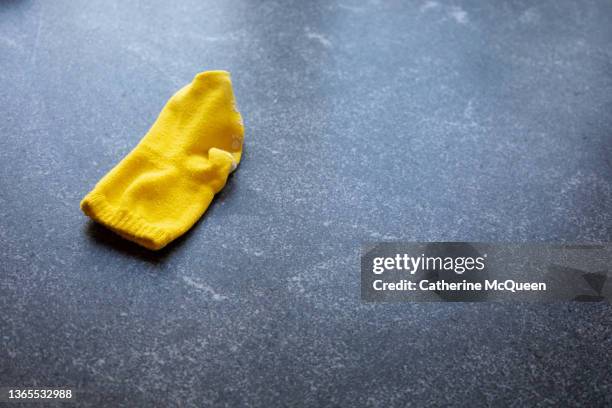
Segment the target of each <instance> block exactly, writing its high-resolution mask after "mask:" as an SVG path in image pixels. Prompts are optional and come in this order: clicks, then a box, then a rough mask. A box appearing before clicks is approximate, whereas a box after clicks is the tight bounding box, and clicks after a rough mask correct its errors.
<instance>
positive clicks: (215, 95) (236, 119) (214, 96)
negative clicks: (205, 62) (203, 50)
mask: <svg viewBox="0 0 612 408" xmlns="http://www.w3.org/2000/svg"><path fill="white" fill-rule="evenodd" d="M243 136H244V128H243V125H242V118H241V117H240V113H239V112H238V111H237V110H236V107H235V102H234V95H233V91H232V84H231V81H230V76H229V73H227V72H225V71H208V72H202V73H200V74H198V75H196V76H195V78H194V79H193V81H192V82H191V83H190V84H189V85H187V86H185V87H183V88H182V89H180V90H179V91H178V92H177V93H176V94H174V95H173V96H172V97H171V98H170V100H169V101H168V103H167V104H166V106H165V107H164V109H163V110H162V111H161V113H160V114H159V117H158V118H157V120H156V121H155V123H154V124H153V126H152V127H151V129H150V130H149V131H148V132H147V134H146V135H145V136H144V138H143V139H142V140H141V141H140V143H139V144H138V145H137V146H136V147H135V148H134V150H132V151H131V152H130V153H129V154H128V155H127V156H126V157H125V158H124V159H123V160H122V161H121V162H120V163H119V164H118V165H117V166H115V168H113V169H112V170H111V171H110V172H109V173H108V174H106V175H105V176H104V177H103V178H102V179H101V180H100V181H99V182H98V184H96V186H95V187H94V189H93V190H92V191H91V192H90V193H89V194H87V195H86V196H85V198H83V201H82V202H81V209H82V210H83V212H84V213H85V214H87V215H88V216H89V217H91V218H92V219H94V220H95V221H97V222H99V223H101V224H103V225H105V226H107V227H108V228H110V229H112V230H113V231H115V232H116V233H118V234H119V235H121V236H122V237H124V238H126V239H129V240H131V241H134V242H136V243H138V244H140V245H142V246H144V247H146V248H149V249H160V248H163V247H164V246H166V245H167V244H168V243H169V242H171V241H172V240H174V239H175V238H177V237H179V236H180V235H182V234H183V233H185V232H186V231H187V230H188V229H189V228H191V226H192V225H193V224H194V223H195V222H196V221H197V220H198V219H199V218H200V217H201V216H202V214H203V213H204V211H206V209H207V208H208V206H209V205H210V202H211V201H212V199H213V196H214V195H215V194H216V193H217V192H219V191H220V190H221V189H222V188H223V186H224V185H225V181H226V179H227V176H228V175H229V173H230V172H231V171H233V170H234V169H235V168H236V166H237V165H238V163H239V162H240V156H241V154H242V140H243Z"/></svg>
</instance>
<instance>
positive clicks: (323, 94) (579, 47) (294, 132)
mask: <svg viewBox="0 0 612 408" xmlns="http://www.w3.org/2000/svg"><path fill="white" fill-rule="evenodd" d="M611 20H612V2H610V1H604V0H601V1H594V0H584V1H573V0H541V1H496V2H491V1H484V0H456V1H453V2H450V1H449V2H443V1H431V0H430V1H388V2H387V1H376V0H371V1H363V2H357V1H351V0H342V1H337V2H335V1H331V2H305V1H297V0H296V1H281V0H278V1H247V0H228V1H219V2H212V1H203V2H202V1H195V0H185V1H177V2H170V1H160V0H155V1H145V2H139V1H130V2H127V1H126V2H119V1H112V2H109V1H101V0H95V1H70V0H54V1H27V0H23V1H22V0H0V112H1V115H0V118H1V120H0V386H22V387H23V386H70V387H73V388H74V389H75V390H77V391H78V392H79V398H80V400H79V404H78V405H79V406H84V407H88V406H109V407H118V406H126V407H134V406H179V405H180V406H186V407H190V406H194V407H195V406H208V405H211V406H260V407H272V406H372V407H391V406H411V405H412V406H432V407H433V406H442V405H452V406H470V407H472V406H536V405H537V406H578V405H588V406H605V405H608V406H610V405H611V404H612V368H611V366H612V364H611V360H612V313H611V312H612V308H611V307H610V306H607V305H602V304H549V305H541V304H540V305H528V304H393V305H388V304H375V305H369V304H364V303H362V302H361V300H360V290H359V245H360V243H362V242H367V241H378V240H405V241H415V240H428V241H429V240H478V241H518V242H523V241H558V242H571V241H581V242H602V241H610V240H612V228H611V226H612V165H611V162H610V160H611V158H612V24H610V21H611ZM207 69H227V70H229V71H231V72H232V75H233V81H234V86H235V93H236V97H237V101H238V105H239V108H240V110H241V112H242V114H243V116H244V120H245V125H246V129H247V132H246V138H245V155H244V160H243V162H242V163H241V165H240V168H239V170H238V171H237V172H236V173H234V174H233V175H232V176H231V178H230V180H229V182H228V185H227V186H226V187H225V189H224V190H223V191H222V192H221V193H220V194H219V195H218V197H217V198H216V200H215V202H214V203H213V205H212V207H211V208H210V209H209V210H208V212H207V213H206V215H205V216H204V217H203V219H202V220H201V221H200V222H199V223H198V224H196V226H195V227H194V228H193V229H192V230H191V231H190V232H189V233H188V234H187V235H186V236H184V237H183V238H181V239H179V240H178V241H177V242H175V243H174V244H172V245H171V246H170V247H168V248H167V249H165V250H163V251H162V252H160V253H151V252H148V251H147V250H144V249H140V248H138V247H136V246H134V245H132V244H129V243H126V242H124V241H122V240H121V239H118V238H117V237H116V236H114V235H113V234H112V233H110V232H108V231H106V230H105V229H103V228H102V227H99V226H97V225H94V224H93V223H92V222H90V221H89V220H88V219H87V218H86V217H84V216H83V215H82V214H81V212H80V211H79V208H78V205H79V201H80V199H81V198H82V196H83V195H84V194H85V193H86V192H87V191H89V189H90V188H91V187H92V186H93V184H94V183H95V182H96V181H97V180H98V179H99V178H100V177H101V176H102V175H103V174H104V173H105V172H106V171H108V170H109V169H110V168H111V167H112V166H113V165H114V164H115V163H117V161H118V160H119V159H120V158H121V157H123V155H125V154H126V153H127V152H128V151H129V150H130V149H131V148H132V147H133V146H134V145H135V144H136V143H137V142H138V140H139V139H140V137H141V136H142V135H143V134H144V133H145V132H146V130H147V129H148V127H149V126H150V124H151V123H152V121H153V120H154V119H155V117H156V115H157V114H158V112H159V110H160V109H161V107H162V106H163V104H164V103H165V101H166V100H167V98H168V97H169V96H170V95H171V94H172V93H173V92H174V91H175V90H177V89H178V88H179V87H181V86H182V85H183V84H185V83H187V82H189V81H190V80H191V78H192V77H193V76H194V75H195V74H196V73H197V72H199V71H202V70H207ZM12 406H14V405H12Z"/></svg>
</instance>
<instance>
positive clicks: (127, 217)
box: [81, 190, 172, 250]
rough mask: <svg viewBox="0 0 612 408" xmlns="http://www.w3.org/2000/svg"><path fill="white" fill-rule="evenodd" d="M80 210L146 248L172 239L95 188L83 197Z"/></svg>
mask: <svg viewBox="0 0 612 408" xmlns="http://www.w3.org/2000/svg"><path fill="white" fill-rule="evenodd" d="M81 210H82V211H83V212H84V213H85V215H87V216H88V217H90V218H92V219H93V220H95V221H97V222H99V223H100V224H103V225H104V226H106V227H108V228H110V229H112V230H113V231H115V232H116V233H118V234H119V235H121V236H123V237H124V238H127V239H129V240H131V241H136V242H137V243H139V244H140V245H142V246H144V247H146V248H148V249H153V250H157V249H161V248H163V247H164V246H166V244H168V242H170V241H172V237H171V235H170V234H169V233H168V232H167V231H164V230H163V229H161V228H158V227H156V226H154V225H151V224H149V223H148V222H147V221H146V220H144V219H143V218H142V217H139V216H137V215H135V214H133V213H131V212H130V211H129V210H126V209H122V208H117V207H115V206H113V205H112V204H110V203H109V202H108V200H107V199H106V197H105V196H104V195H102V194H100V193H96V192H95V190H94V191H92V192H90V193H89V194H87V195H86V196H85V197H84V198H83V200H82V201H81Z"/></svg>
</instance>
